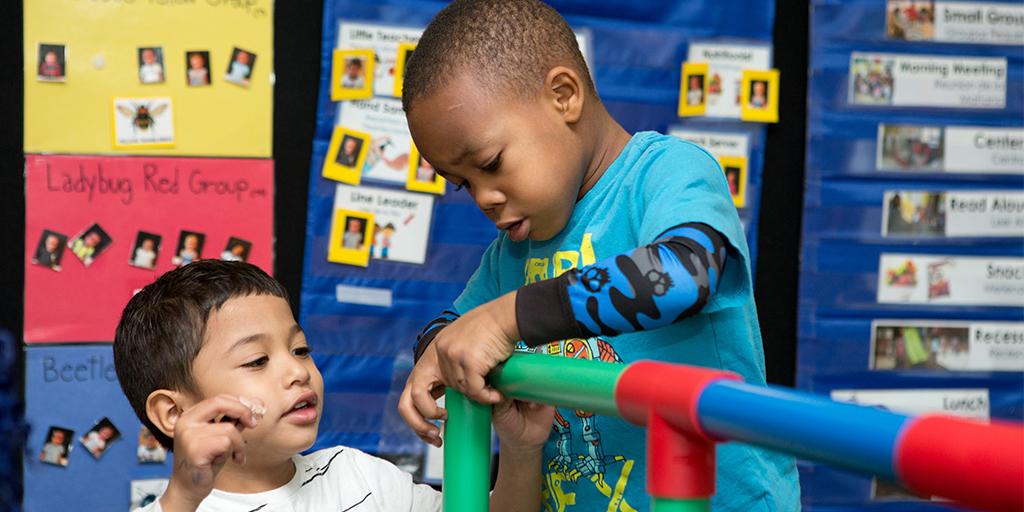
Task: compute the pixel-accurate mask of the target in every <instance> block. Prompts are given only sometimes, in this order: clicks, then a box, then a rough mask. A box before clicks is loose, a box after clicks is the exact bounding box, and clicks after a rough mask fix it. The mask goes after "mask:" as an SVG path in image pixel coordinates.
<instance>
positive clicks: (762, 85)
mask: <svg viewBox="0 0 1024 512" xmlns="http://www.w3.org/2000/svg"><path fill="white" fill-rule="evenodd" d="M740 94H741V97H740V119H742V120H744V121H755V122H760V123H777V122H779V70H777V69H769V70H764V71H759V70H751V69H744V70H743V75H742V81H741V82H740Z"/></svg>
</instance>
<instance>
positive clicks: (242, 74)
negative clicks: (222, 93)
mask: <svg viewBox="0 0 1024 512" xmlns="http://www.w3.org/2000/svg"><path fill="white" fill-rule="evenodd" d="M228 62H229V64H228V70H227V73H226V74H225V75H224V80H227V81H228V82H231V83H233V84H235V85H240V86H242V87H249V84H250V83H251V78H252V70H253V68H254V67H255V66H256V54H255V53H253V52H250V51H248V50H243V49H241V48H239V47H237V46H236V47H234V48H232V49H231V59H230V60H229V61H228Z"/></svg>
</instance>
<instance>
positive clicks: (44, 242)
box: [32, 229, 68, 272]
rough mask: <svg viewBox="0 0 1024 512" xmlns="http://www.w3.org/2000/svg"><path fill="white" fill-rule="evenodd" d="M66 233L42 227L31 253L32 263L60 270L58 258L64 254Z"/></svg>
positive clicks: (66, 239) (66, 240)
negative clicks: (34, 249)
mask: <svg viewBox="0 0 1024 512" xmlns="http://www.w3.org/2000/svg"><path fill="white" fill-rule="evenodd" d="M67 242H68V237H67V235H62V234H60V233H58V232H56V231H50V230H49V229H44V230H43V233H42V234H41V235H40V236H39V243H37V244H36V252H35V254H33V255H32V263H33V264H35V265H40V266H43V267H48V268H50V269H52V270H56V271H57V272H60V259H61V258H62V257H63V256H64V245H65V244H67Z"/></svg>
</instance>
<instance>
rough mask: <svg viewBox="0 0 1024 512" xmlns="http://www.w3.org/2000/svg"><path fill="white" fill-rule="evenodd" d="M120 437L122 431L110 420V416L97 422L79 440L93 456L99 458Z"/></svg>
mask: <svg viewBox="0 0 1024 512" xmlns="http://www.w3.org/2000/svg"><path fill="white" fill-rule="evenodd" d="M120 437H121V432H120V431H119V430H117V427H115V426H114V424H113V423H112V422H111V421H110V418H103V419H101V420H100V421H98V422H96V425H95V426H94V427H92V428H91V429H89V431H88V432H86V433H85V435H83V436H82V437H81V439H79V441H80V442H81V443H82V446H84V447H85V449H86V450H89V453H90V454H92V456H93V457H95V458H97V459H98V458H100V456H102V455H103V452H105V451H107V448H109V447H110V445H111V444H112V443H113V442H114V441H117V440H118V439H120Z"/></svg>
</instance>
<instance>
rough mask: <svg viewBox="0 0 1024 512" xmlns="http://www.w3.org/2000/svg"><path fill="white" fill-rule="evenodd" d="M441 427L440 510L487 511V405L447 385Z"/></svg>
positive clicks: (488, 430) (488, 420)
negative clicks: (441, 478)
mask: <svg viewBox="0 0 1024 512" xmlns="http://www.w3.org/2000/svg"><path fill="white" fill-rule="evenodd" d="M444 404H445V408H446V409H447V410H448V421H446V422H445V427H444V441H445V442H444V485H443V486H442V488H441V490H442V498H443V500H444V512H487V510H488V507H489V501H490V500H489V498H490V494H489V493H490V489H491V406H490V405H481V404H478V403H475V402H473V401H471V400H469V399H468V398H466V397H465V395H463V394H462V393H459V392H458V391H455V390H454V389H453V388H448V389H447V390H445V393H444Z"/></svg>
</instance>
